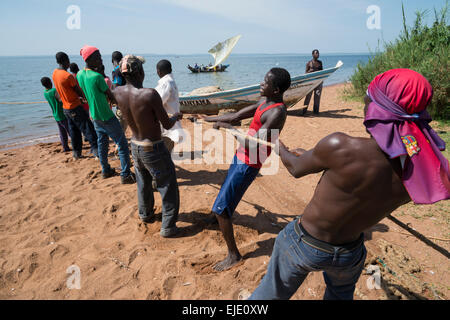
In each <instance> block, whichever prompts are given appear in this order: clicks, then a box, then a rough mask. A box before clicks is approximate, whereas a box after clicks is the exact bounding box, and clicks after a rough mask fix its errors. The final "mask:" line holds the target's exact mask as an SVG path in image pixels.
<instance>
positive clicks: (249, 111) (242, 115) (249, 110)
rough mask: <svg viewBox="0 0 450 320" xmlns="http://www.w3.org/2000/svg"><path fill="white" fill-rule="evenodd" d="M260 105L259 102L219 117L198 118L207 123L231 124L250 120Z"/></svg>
mask: <svg viewBox="0 0 450 320" xmlns="http://www.w3.org/2000/svg"><path fill="white" fill-rule="evenodd" d="M260 104H261V100H260V101H258V103H255V104H252V105H251V106H248V107H245V108H243V109H241V110H239V111H238V112H233V113H228V114H224V115H221V116H210V117H204V116H200V117H201V118H202V119H203V120H205V121H208V122H226V123H231V122H235V121H240V120H243V119H248V118H252V117H253V116H254V115H255V112H256V109H258V106H259V105H260Z"/></svg>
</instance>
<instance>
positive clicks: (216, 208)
mask: <svg viewBox="0 0 450 320" xmlns="http://www.w3.org/2000/svg"><path fill="white" fill-rule="evenodd" d="M258 172H259V169H256V168H252V167H250V166H248V165H246V164H245V163H243V162H242V161H240V160H238V159H237V157H236V156H234V158H233V161H232V163H231V165H230V168H229V169H228V174H227V177H226V179H225V181H224V183H223V184H222V187H221V188H220V191H219V194H218V195H217V198H216V201H215V202H214V205H213V208H212V210H211V211H212V212H213V213H214V215H215V216H216V218H217V220H218V222H219V228H220V231H221V232H222V235H223V237H224V239H225V242H226V244H227V248H228V255H227V257H226V258H225V260H223V261H221V262H219V263H217V264H216V265H215V266H214V269H215V270H217V271H223V270H227V269H229V268H231V267H232V266H233V265H235V264H236V263H238V262H239V261H240V260H241V259H242V256H241V254H240V253H239V250H238V249H237V245H236V241H235V239H234V234H233V224H232V222H231V216H232V215H233V213H234V210H235V208H236V207H237V205H238V204H239V202H240V201H241V199H242V197H243V196H244V193H245V191H247V189H248V187H249V186H250V184H251V183H252V182H253V181H254V180H255V178H256V176H257V175H258ZM227 215H228V216H227Z"/></svg>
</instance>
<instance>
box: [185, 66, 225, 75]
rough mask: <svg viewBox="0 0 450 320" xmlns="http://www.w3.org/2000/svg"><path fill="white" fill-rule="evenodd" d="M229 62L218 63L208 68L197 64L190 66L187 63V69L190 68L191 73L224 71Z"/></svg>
mask: <svg viewBox="0 0 450 320" xmlns="http://www.w3.org/2000/svg"><path fill="white" fill-rule="evenodd" d="M228 66H229V64H219V65H218V66H215V67H214V68H212V69H211V68H210V66H206V67H205V66H198V65H195V66H193V67H191V66H190V65H189V64H188V66H187V67H188V69H189V70H191V71H192V72H193V73H200V72H224V71H225V69H226V68H228Z"/></svg>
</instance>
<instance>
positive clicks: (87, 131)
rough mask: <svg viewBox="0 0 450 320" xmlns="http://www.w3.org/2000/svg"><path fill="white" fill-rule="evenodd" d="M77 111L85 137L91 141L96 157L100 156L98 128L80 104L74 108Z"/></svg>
mask: <svg viewBox="0 0 450 320" xmlns="http://www.w3.org/2000/svg"><path fill="white" fill-rule="evenodd" d="M74 111H75V112H76V122H77V126H78V127H79V129H80V131H81V132H82V133H83V135H84V137H85V138H86V139H87V140H88V141H89V144H90V145H91V152H92V154H93V155H94V157H97V156H98V137H97V133H96V129H95V127H94V125H93V124H92V121H91V119H89V115H88V113H87V112H86V110H84V109H83V107H82V106H81V105H80V106H78V107H76V108H75V109H74Z"/></svg>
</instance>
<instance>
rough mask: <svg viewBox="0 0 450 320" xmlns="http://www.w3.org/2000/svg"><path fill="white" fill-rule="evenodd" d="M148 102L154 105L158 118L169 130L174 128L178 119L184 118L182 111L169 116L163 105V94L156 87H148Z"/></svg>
mask: <svg viewBox="0 0 450 320" xmlns="http://www.w3.org/2000/svg"><path fill="white" fill-rule="evenodd" d="M147 90H148V93H147V95H146V96H147V99H146V100H147V101H148V102H147V103H148V104H149V105H151V106H152V108H153V111H154V112H155V115H156V118H157V119H158V120H159V122H161V124H162V126H163V128H164V129H166V130H169V129H170V128H172V127H173V126H174V125H175V123H176V122H177V121H178V120H181V119H182V118H183V114H182V113H175V114H174V115H173V116H172V117H170V118H169V116H168V115H167V112H166V110H165V109H164V107H163V104H162V100H161V96H160V95H159V93H158V91H156V90H155V89H147Z"/></svg>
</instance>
